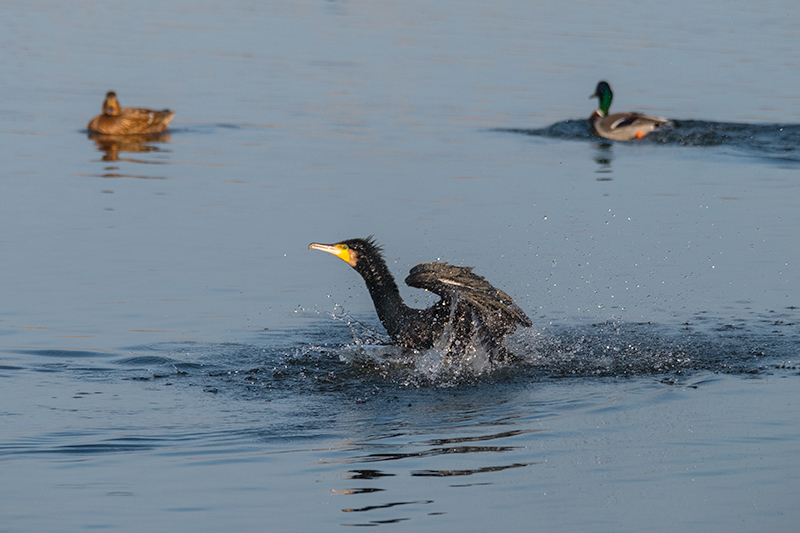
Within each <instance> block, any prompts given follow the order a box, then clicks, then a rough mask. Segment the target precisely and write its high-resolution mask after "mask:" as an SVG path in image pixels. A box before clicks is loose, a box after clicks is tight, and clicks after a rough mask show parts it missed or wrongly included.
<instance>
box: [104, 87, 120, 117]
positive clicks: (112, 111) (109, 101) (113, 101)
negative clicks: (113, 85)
mask: <svg viewBox="0 0 800 533" xmlns="http://www.w3.org/2000/svg"><path fill="white" fill-rule="evenodd" d="M103 114H105V115H110V116H112V117H113V116H116V115H119V102H118V101H117V94H116V93H115V92H114V91H108V94H106V100H105V101H104V102H103Z"/></svg>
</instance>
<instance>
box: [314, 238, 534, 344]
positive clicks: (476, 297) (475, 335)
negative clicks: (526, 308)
mask: <svg viewBox="0 0 800 533" xmlns="http://www.w3.org/2000/svg"><path fill="white" fill-rule="evenodd" d="M308 248H309V249H311V250H322V251H324V252H329V253H332V254H334V255H336V256H337V257H339V258H341V259H343V260H344V261H345V262H347V263H348V264H349V265H350V266H352V267H353V268H354V269H355V270H356V272H358V273H359V274H361V277H362V278H364V282H365V283H366V284H367V289H369V293H370V296H371V297H372V302H373V303H374V305H375V311H376V312H377V313H378V318H379V319H380V321H381V323H382V324H383V327H384V328H386V332H387V333H388V334H389V336H390V337H391V338H392V341H393V342H394V343H395V344H397V345H399V346H402V347H403V348H407V349H412V350H424V349H428V348H431V347H433V345H434V343H436V341H437V340H439V339H440V338H441V337H442V335H443V334H444V333H445V331H449V332H450V334H451V335H452V338H454V339H457V340H459V341H460V342H459V343H457V344H458V345H459V346H463V347H464V348H466V346H467V344H468V343H469V342H472V341H473V340H477V341H478V342H480V343H481V344H483V346H484V347H486V348H487V349H488V350H489V352H490V354H493V355H494V356H495V357H499V356H501V355H505V352H504V350H503V348H502V346H501V344H502V340H503V338H504V337H506V336H507V335H510V334H511V333H513V332H514V331H515V330H516V328H517V326H518V325H519V326H526V327H529V326H531V325H532V322H531V320H530V319H529V318H528V316H527V315H526V314H525V313H524V312H523V311H522V309H520V308H519V307H517V305H516V304H515V303H514V302H513V301H512V299H511V297H510V296H508V295H507V294H506V293H504V292H503V291H501V290H499V289H496V288H495V287H493V286H492V285H491V284H490V283H489V282H487V281H486V280H485V279H484V278H483V277H482V276H478V275H477V274H473V273H472V268H470V267H458V266H452V265H448V264H447V263H420V264H419V265H417V266H415V267H414V268H412V269H411V272H410V273H409V276H408V277H407V278H406V280H405V281H406V284H407V285H409V286H411V287H417V288H420V289H426V290H429V291H431V292H434V293H436V294H438V295H439V296H440V297H441V298H442V299H441V300H440V301H439V302H437V303H436V304H434V305H433V306H431V307H429V308H427V309H415V308H412V307H409V306H407V305H406V304H405V303H404V302H403V298H402V297H401V296H400V290H399V288H398V287H397V283H395V280H394V277H393V276H392V274H391V272H389V268H388V267H387V266H386V262H385V261H384V259H383V256H382V254H381V248H380V247H379V246H377V245H376V244H375V242H374V241H373V240H372V239H349V240H346V241H341V242H338V243H336V244H318V243H311V244H310V245H309V246H308ZM448 328H449V330H448Z"/></svg>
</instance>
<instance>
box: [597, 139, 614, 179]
mask: <svg viewBox="0 0 800 533" xmlns="http://www.w3.org/2000/svg"><path fill="white" fill-rule="evenodd" d="M613 147H614V143H611V142H606V141H601V142H598V143H596V144H595V149H596V151H595V154H594V161H595V163H597V170H595V173H597V174H603V175H602V176H598V178H597V181H611V161H613V160H614V153H613Z"/></svg>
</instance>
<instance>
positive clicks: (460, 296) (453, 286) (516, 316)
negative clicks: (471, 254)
mask: <svg viewBox="0 0 800 533" xmlns="http://www.w3.org/2000/svg"><path fill="white" fill-rule="evenodd" d="M406 284H407V285H409V286H411V287H417V288H420V289H426V290H429V291H431V292H434V293H436V294H438V295H439V296H441V297H442V299H444V300H446V301H447V302H450V303H451V304H452V303H456V302H457V305H459V306H461V305H467V306H468V307H469V308H470V309H471V311H472V313H473V315H474V317H475V318H477V319H478V320H479V321H480V322H481V323H483V324H484V325H485V326H486V327H487V328H488V329H489V331H490V332H491V334H492V335H493V336H494V337H495V339H496V340H499V339H501V338H502V337H504V336H505V335H509V334H511V333H513V332H514V330H515V329H516V328H517V325H522V326H531V325H533V323H532V322H531V319H530V318H528V316H527V315H526V314H525V312H524V311H523V310H522V309H520V308H519V307H518V306H517V305H516V304H515V303H514V301H513V300H512V299H511V297H510V296H509V295H508V294H506V293H504V292H503V291H501V290H500V289H498V288H496V287H494V286H493V285H492V284H491V283H489V282H488V281H486V280H485V279H484V278H483V276H479V275H477V274H473V273H472V268H471V267H459V266H452V265H448V264H447V263H420V264H418V265H417V266H415V267H414V268H412V269H411V272H410V273H409V276H408V277H407V278H406Z"/></svg>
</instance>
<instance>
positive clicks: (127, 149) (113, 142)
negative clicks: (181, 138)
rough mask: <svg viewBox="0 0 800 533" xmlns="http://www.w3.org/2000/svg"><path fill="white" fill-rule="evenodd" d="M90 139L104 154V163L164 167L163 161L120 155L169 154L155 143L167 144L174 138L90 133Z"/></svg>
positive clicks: (144, 134)
mask: <svg viewBox="0 0 800 533" xmlns="http://www.w3.org/2000/svg"><path fill="white" fill-rule="evenodd" d="M88 137H89V138H90V139H92V140H93V141H94V144H95V146H97V150H98V151H100V152H103V153H104V154H105V155H103V161H127V162H129V163H146V164H150V165H163V164H164V162H163V161H148V160H146V159H135V158H125V157H120V156H119V154H120V153H131V154H135V153H147V152H169V150H164V149H163V148H161V147H160V146H157V145H156V144H153V143H164V144H167V143H169V141H170V138H171V137H172V136H171V135H170V134H168V133H143V134H132V135H109V134H104V133H89V134H88Z"/></svg>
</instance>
